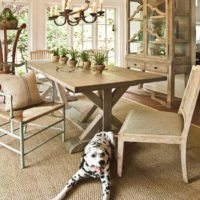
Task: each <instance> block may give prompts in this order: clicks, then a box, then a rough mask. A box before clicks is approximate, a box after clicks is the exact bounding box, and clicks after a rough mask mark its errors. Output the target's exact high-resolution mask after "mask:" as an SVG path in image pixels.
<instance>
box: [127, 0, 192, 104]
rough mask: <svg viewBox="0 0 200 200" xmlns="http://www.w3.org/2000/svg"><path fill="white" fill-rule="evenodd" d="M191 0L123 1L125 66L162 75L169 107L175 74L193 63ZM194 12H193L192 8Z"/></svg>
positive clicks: (185, 71) (186, 71) (188, 67)
mask: <svg viewBox="0 0 200 200" xmlns="http://www.w3.org/2000/svg"><path fill="white" fill-rule="evenodd" d="M194 4H195V1H193V0H127V28H128V30H127V56H126V61H127V67H129V68H134V69H140V70H142V71H149V72H153V73H160V74H165V75H166V76H167V78H168V84H167V85H168V88H167V101H166V105H167V106H168V107H171V106H172V102H173V98H174V87H175V75H176V74H184V75H185V80H186V81H187V78H188V76H189V73H190V70H191V66H192V64H194V63H195V57H194V54H195V29H194V27H195V17H194V15H193V14H192V10H193V9H194V7H195V5H194ZM193 12H194V11H193Z"/></svg>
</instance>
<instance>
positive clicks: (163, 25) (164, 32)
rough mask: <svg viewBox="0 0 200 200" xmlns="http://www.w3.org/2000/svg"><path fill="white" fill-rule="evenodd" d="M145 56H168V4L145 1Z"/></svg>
mask: <svg viewBox="0 0 200 200" xmlns="http://www.w3.org/2000/svg"><path fill="white" fill-rule="evenodd" d="M147 55H148V56H161V57H165V56H167V55H168V3H167V2H166V1H165V0H147Z"/></svg>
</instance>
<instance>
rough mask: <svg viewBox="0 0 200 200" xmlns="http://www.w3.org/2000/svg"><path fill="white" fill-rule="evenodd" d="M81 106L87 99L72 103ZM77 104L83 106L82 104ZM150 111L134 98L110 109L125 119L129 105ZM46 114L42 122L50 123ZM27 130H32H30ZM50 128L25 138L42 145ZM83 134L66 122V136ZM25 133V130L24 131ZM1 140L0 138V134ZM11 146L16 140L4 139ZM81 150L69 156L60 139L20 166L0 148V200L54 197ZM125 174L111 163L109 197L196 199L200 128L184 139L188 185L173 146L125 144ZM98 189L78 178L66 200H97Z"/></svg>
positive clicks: (96, 184)
mask: <svg viewBox="0 0 200 200" xmlns="http://www.w3.org/2000/svg"><path fill="white" fill-rule="evenodd" d="M73 104H74V105H77V106H78V107H79V108H82V110H84V109H87V108H88V106H89V103H88V102H87V101H85V100H82V102H81V101H77V102H74V103H73ZM80 106H81V107H80ZM138 107H139V108H141V109H150V108H148V107H145V106H142V105H140V104H137V103H135V102H132V101H129V100H126V99H121V100H120V101H119V102H118V103H117V104H116V106H115V107H114V111H113V112H114V114H115V115H116V116H117V117H118V118H119V119H120V120H121V121H123V120H124V118H125V116H126V114H127V113H128V111H129V110H130V109H133V108H138ZM48 120H49V119H48V118H47V117H45V118H44V119H43V120H42V121H43V122H44V123H46V122H48ZM29 130H30V129H29ZM52 133H53V131H46V132H45V133H44V134H42V135H39V136H36V137H35V138H33V140H32V142H31V143H30V142H27V143H26V146H28V147H31V145H32V144H34V143H40V142H41V141H42V139H44V138H45V137H46V136H47V135H50V134H52ZM80 133H81V132H80V130H78V129H77V128H76V127H75V126H74V125H73V124H72V123H70V122H69V121H67V124H66V136H67V138H70V137H73V136H75V135H79V134H80ZM27 134H29V133H27ZM1 140H2V138H1ZM3 140H4V141H7V142H8V143H9V144H12V145H13V146H15V145H17V143H16V142H15V140H12V139H11V140H10V139H9V138H3ZM81 155H82V153H77V154H72V155H71V154H69V153H68V152H67V151H66V149H65V144H64V143H62V142H61V137H57V138H56V139H54V140H53V141H51V142H49V143H47V144H46V145H44V146H42V147H41V148H39V149H38V150H36V151H34V152H32V153H30V154H29V155H28V156H26V157H25V164H26V166H27V167H26V168H25V169H23V170H22V169H20V160H19V156H18V155H16V154H15V153H14V152H11V151H9V150H7V149H5V148H4V147H1V146H0V168H1V172H0V199H1V200H49V199H51V198H53V197H54V196H56V194H57V193H58V192H60V190H61V189H62V188H63V187H64V186H65V184H66V183H67V181H68V180H69V178H70V177H71V176H72V175H73V174H74V173H75V172H76V171H77V169H78V167H79V163H80V158H81ZM124 157H125V160H124V170H123V172H124V173H123V178H118V177H117V173H116V162H115V161H113V162H112V167H111V180H112V188H111V199H112V200H199V199H200V128H199V127H197V126H196V127H195V126H192V127H191V129H190V133H189V139H188V150H187V164H188V174H189V178H190V181H191V183H190V184H185V183H184V182H183V179H182V172H181V161H180V151H179V147H178V146H177V145H164V144H163V145H162V144H138V143H129V144H128V143H127V144H126V145H125V156H124ZM101 198H102V187H101V183H100V181H99V180H94V179H91V178H90V179H87V180H84V181H82V182H80V183H79V184H78V185H77V186H76V187H75V188H73V190H72V191H71V192H70V194H69V195H67V196H66V199H72V200H100V199H101Z"/></svg>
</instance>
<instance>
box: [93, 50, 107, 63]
mask: <svg viewBox="0 0 200 200" xmlns="http://www.w3.org/2000/svg"><path fill="white" fill-rule="evenodd" d="M93 56H94V61H95V65H104V63H105V61H106V54H104V53H101V52H97V53H94V55H93Z"/></svg>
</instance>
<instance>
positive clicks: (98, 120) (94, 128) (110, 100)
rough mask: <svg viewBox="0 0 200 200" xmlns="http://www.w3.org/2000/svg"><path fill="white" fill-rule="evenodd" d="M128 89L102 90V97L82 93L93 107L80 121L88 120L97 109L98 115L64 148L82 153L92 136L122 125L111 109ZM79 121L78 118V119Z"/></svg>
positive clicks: (90, 93) (92, 93)
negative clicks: (98, 110)
mask: <svg viewBox="0 0 200 200" xmlns="http://www.w3.org/2000/svg"><path fill="white" fill-rule="evenodd" d="M127 88H128V87H124V88H120V89H115V90H114V91H112V89H111V88H107V89H104V90H103V91H102V96H98V95H96V94H95V93H94V92H92V91H91V92H90V91H89V92H88V91H86V92H84V91H83V92H82V93H83V94H84V95H85V96H87V97H88V98H89V99H90V100H91V101H92V102H93V103H94V104H95V105H94V106H93V107H92V108H91V109H90V110H89V111H88V112H87V113H86V114H85V115H84V116H83V117H82V120H83V121H84V120H85V119H88V116H90V115H91V113H93V112H94V110H96V108H97V107H98V108H99V109H100V113H99V114H98V115H97V116H96V117H95V119H94V120H93V121H92V122H91V123H90V124H89V126H88V127H87V128H86V129H85V130H84V131H83V133H82V134H81V135H80V136H79V137H75V138H72V139H70V140H68V141H66V148H67V150H68V151H69V152H70V153H76V152H79V151H82V150H83V149H84V147H85V145H86V144H87V143H88V142H89V141H90V139H91V138H92V137H93V135H94V134H95V133H96V132H98V131H100V130H103V131H110V130H111V125H112V124H113V125H114V126H115V127H117V128H120V127H121V125H122V123H121V122H120V121H119V120H118V119H117V118H116V117H115V116H113V115H112V107H113V106H114V105H115V104H116V103H117V101H118V100H119V99H120V98H121V96H122V95H123V94H124V93H125V91H126V90H127ZM79 119H80V118H79Z"/></svg>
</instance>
